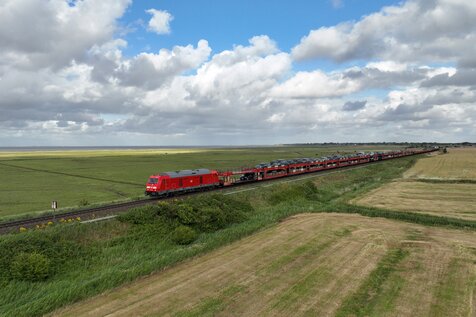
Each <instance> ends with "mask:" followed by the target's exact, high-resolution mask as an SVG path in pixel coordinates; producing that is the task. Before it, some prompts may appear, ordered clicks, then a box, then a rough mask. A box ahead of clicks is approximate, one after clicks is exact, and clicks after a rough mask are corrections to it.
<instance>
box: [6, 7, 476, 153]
mask: <svg viewBox="0 0 476 317" xmlns="http://www.w3.org/2000/svg"><path fill="white" fill-rule="evenodd" d="M475 21H476V2H475V1H472V0H458V1H455V0H402V1H364V0H325V1H281V0H280V1H269V0H266V1H249V0H245V1H217V0H215V1H211V0H194V1H182V0H173V1H172V0H164V1H144V0H101V1H98V0H4V1H3V2H2V6H0V47H1V48H2V49H1V50H0V146H2V145H4V146H15V145H23V146H30V145H51V146H57V145H87V146H100V145H243V144H280V143H301V142H363V141H369V142H378V141H442V142H450V141H472V140H473V141H474V140H475V139H476V81H475V78H476V46H475V45H474V43H475V42H476V22H475Z"/></svg>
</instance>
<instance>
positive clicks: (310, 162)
mask: <svg viewBox="0 0 476 317" xmlns="http://www.w3.org/2000/svg"><path fill="white" fill-rule="evenodd" d="M437 150H438V147H432V148H425V149H406V150H397V151H387V152H359V153H353V154H347V155H331V156H325V157H318V158H297V159H290V160H285V159H278V160H274V161H271V162H265V163H260V164H257V165H256V166H254V167H250V168H242V169H239V170H228V171H218V170H210V169H206V168H200V169H195V170H180V171H174V172H162V173H158V174H156V175H151V176H150V177H149V178H148V180H147V183H146V190H145V195H147V196H154V197H162V196H172V195H176V194H180V193H186V192H195V191H203V190H211V189H217V188H220V187H227V186H233V185H237V184H241V183H245V182H246V183H247V182H259V181H264V180H268V179H274V178H281V177H288V176H292V175H299V174H305V173H314V172H318V171H323V170H329V169H336V168H342V167H347V166H354V165H360V164H369V163H372V162H377V161H383V160H388V159H393V158H399V157H404V156H410V155H417V154H424V153H429V152H433V151H437Z"/></svg>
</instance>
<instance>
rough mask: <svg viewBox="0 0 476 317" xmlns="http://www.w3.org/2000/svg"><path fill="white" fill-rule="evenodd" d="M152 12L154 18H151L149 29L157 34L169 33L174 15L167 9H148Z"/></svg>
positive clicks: (148, 11)
mask: <svg viewBox="0 0 476 317" xmlns="http://www.w3.org/2000/svg"><path fill="white" fill-rule="evenodd" d="M146 12H147V13H149V14H152V18H151V19H150V20H149V30H150V31H151V32H155V33H157V34H169V33H170V22H171V21H172V20H173V19H174V17H173V16H172V15H171V14H170V13H169V12H167V11H165V10H164V11H161V10H156V9H149V10H147V11H146Z"/></svg>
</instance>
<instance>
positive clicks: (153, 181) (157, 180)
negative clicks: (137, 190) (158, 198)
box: [148, 177, 159, 184]
mask: <svg viewBox="0 0 476 317" xmlns="http://www.w3.org/2000/svg"><path fill="white" fill-rule="evenodd" d="M158 182H159V179H158V178H153V177H151V178H149V181H148V183H149V184H157V183H158Z"/></svg>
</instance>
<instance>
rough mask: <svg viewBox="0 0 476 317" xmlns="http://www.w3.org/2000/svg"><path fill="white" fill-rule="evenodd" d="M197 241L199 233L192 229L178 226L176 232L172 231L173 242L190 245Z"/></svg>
mask: <svg viewBox="0 0 476 317" xmlns="http://www.w3.org/2000/svg"><path fill="white" fill-rule="evenodd" d="M196 239H197V233H196V232H195V230H193V229H192V228H190V227H187V226H178V227H177V228H175V230H174V231H172V241H173V242H175V243H177V244H181V245H186V244H190V243H192V242H193V241H195V240H196Z"/></svg>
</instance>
